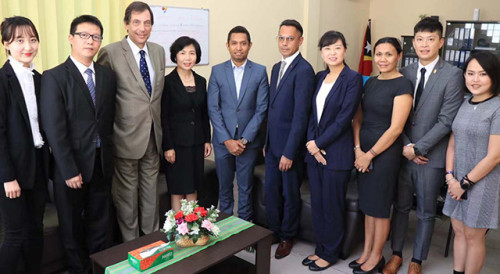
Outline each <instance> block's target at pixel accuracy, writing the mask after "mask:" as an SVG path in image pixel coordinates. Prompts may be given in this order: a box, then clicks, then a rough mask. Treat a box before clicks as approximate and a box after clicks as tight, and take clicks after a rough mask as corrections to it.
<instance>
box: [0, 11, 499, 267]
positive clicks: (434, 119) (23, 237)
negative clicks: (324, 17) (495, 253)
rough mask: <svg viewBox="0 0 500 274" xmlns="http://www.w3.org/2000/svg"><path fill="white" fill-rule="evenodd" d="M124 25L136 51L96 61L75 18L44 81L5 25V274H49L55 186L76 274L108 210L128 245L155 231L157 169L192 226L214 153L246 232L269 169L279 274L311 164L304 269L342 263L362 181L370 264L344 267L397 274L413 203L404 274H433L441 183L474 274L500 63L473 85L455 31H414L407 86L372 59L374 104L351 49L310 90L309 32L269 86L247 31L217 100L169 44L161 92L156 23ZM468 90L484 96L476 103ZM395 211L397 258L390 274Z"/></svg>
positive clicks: (15, 29)
mask: <svg viewBox="0 0 500 274" xmlns="http://www.w3.org/2000/svg"><path fill="white" fill-rule="evenodd" d="M124 23H125V28H126V30H127V33H128V35H127V37H126V38H124V39H123V40H122V41H119V42H115V43H112V44H110V45H107V46H106V47H103V48H102V49H100V46H101V42H102V39H103V27H102V24H101V22H100V21H99V19H97V18H96V17H94V16H90V15H82V16H79V17H77V18H75V19H74V20H73V22H72V23H71V26H70V34H69V36H68V41H69V42H70V44H71V55H70V56H69V57H68V59H67V60H66V61H65V62H64V63H63V64H61V65H59V66H57V67H55V68H53V69H50V70H47V71H45V72H44V73H43V76H41V75H40V74H39V73H38V72H36V70H34V65H33V59H34V57H35V56H36V54H37V51H38V44H39V37H38V32H37V30H36V28H35V26H34V25H33V23H32V22H31V21H30V20H29V19H27V18H25V17H19V16H16V17H10V18H7V19H5V20H4V21H3V22H2V25H1V35H2V44H3V45H4V47H5V48H6V50H7V54H8V61H7V62H6V63H5V65H4V66H3V68H2V69H0V154H2V155H4V156H3V157H0V181H1V182H2V183H3V185H4V187H3V188H0V189H1V190H0V191H2V192H3V193H0V210H1V215H2V221H3V227H4V231H5V236H4V241H3V244H2V246H1V248H0V269H1V271H0V272H2V273H15V272H16V269H17V263H18V260H19V258H21V257H24V258H29V259H28V261H29V262H30V263H27V264H26V270H27V271H31V272H33V273H37V272H39V271H40V263H41V251H42V248H43V225H42V219H43V208H44V203H45V195H46V193H45V192H46V183H47V181H48V178H49V176H50V177H51V178H52V179H53V181H54V193H55V203H56V206H57V210H58V217H59V223H60V228H61V230H60V231H61V237H62V243H63V246H64V248H65V250H66V256H67V262H68V268H69V269H68V270H69V272H70V273H89V272H90V271H91V270H90V264H89V257H88V256H89V254H92V253H94V252H97V251H100V250H103V249H104V248H106V247H108V246H109V245H110V237H109V234H108V231H109V222H110V221H111V220H110V216H111V215H112V214H111V209H112V208H111V203H112V202H114V208H115V209H116V215H117V219H118V224H119V227H120V231H121V234H122V238H123V240H124V241H129V240H132V239H134V238H137V237H139V235H142V234H148V233H152V232H154V231H155V230H158V210H157V194H156V184H157V176H158V173H159V170H160V162H161V161H164V162H165V163H164V164H165V167H166V168H165V172H166V178H167V184H168V189H169V193H170V194H171V198H172V199H171V202H172V208H173V209H175V210H179V209H180V200H181V199H188V200H196V199H197V190H198V189H199V187H200V184H201V183H202V174H203V162H204V161H203V159H204V158H206V157H208V156H209V155H210V154H211V153H212V144H213V151H214V154H215V163H216V171H217V176H218V180H219V208H220V210H221V211H223V212H226V213H228V214H232V213H233V207H234V197H233V180H234V177H235V174H236V179H237V184H238V195H239V197H238V216H239V217H240V218H242V219H245V220H249V221H251V220H252V196H251V195H252V188H253V179H252V178H253V170H254V165H255V162H256V159H257V157H258V155H259V154H260V153H263V154H264V156H265V167H266V178H265V179H266V183H265V193H266V201H265V202H266V211H267V220H268V226H269V228H270V229H271V230H272V231H273V232H274V236H275V238H276V241H277V242H279V245H278V248H277V249H276V253H275V257H276V258H277V259H281V258H284V257H286V256H288V255H289V254H290V251H291V249H292V247H293V238H294V237H295V236H296V235H297V232H298V230H299V216H300V190H299V189H300V184H301V178H302V173H303V171H304V162H305V163H307V175H308V178H309V181H310V188H311V206H312V217H313V228H314V233H315V237H316V249H315V250H314V253H313V254H312V255H310V256H308V257H306V258H305V259H304V260H303V261H302V264H303V265H305V266H307V267H308V268H309V269H310V270H311V271H321V270H324V269H326V268H328V267H330V266H331V265H333V264H335V263H336V262H337V260H338V257H339V252H340V248H341V244H342V240H343V235H344V199H345V192H346V188H347V182H348V181H349V178H350V174H351V170H352V169H353V167H355V168H356V169H357V170H358V184H359V187H358V189H359V204H360V208H361V210H362V211H363V212H364V213H365V215H366V218H365V244H364V250H363V253H362V255H361V257H360V258H359V259H356V260H354V261H352V262H351V263H350V264H349V266H350V267H352V268H353V269H354V270H353V272H354V273H373V272H374V271H384V273H396V272H397V270H398V269H399V267H400V266H401V264H402V249H403V243H404V240H405V234H406V230H407V227H408V214H409V211H410V209H411V206H412V202H413V195H414V193H415V194H416V197H417V217H418V224H417V233H416V237H415V247H414V254H413V258H412V263H411V264H410V267H409V270H408V272H409V273H421V264H422V261H423V260H425V259H427V254H428V251H429V247H430V241H431V237H432V233H433V227H434V220H435V216H436V198H437V196H438V194H439V189H440V188H441V185H442V184H443V183H444V182H446V183H447V184H448V190H449V194H448V197H447V200H446V203H445V208H444V210H443V212H444V213H445V214H447V215H449V216H450V217H451V218H452V224H453V228H454V231H455V233H456V237H455V245H454V251H455V252H454V254H455V257H454V258H455V259H454V269H455V271H456V272H458V273H460V272H464V271H465V272H466V273H476V272H479V270H480V269H481V267H482V264H483V262H484V257H485V248H484V234H485V233H486V229H489V228H496V227H497V224H498V203H499V201H498V199H499V197H498V193H499V184H500V178H499V177H500V168H498V163H499V162H500V148H499V146H500V139H499V138H498V136H499V134H500V117H499V115H500V103H499V100H500V99H499V98H498V96H497V95H498V93H499V92H500V84H499V81H500V80H499V79H500V63H499V61H498V59H496V57H494V56H493V55H492V54H490V53H484V52H480V53H477V54H472V55H471V57H470V58H469V60H468V61H467V63H466V72H465V74H463V72H462V71H460V70H459V69H458V68H455V67H453V66H451V65H449V64H447V63H446V62H444V61H442V60H441V59H440V58H439V49H440V48H441V46H442V45H443V39H442V38H441V36H442V32H443V27H442V25H441V24H440V23H439V21H437V20H434V19H431V18H424V19H423V20H421V21H420V22H419V23H418V24H417V25H416V26H415V28H414V34H415V38H414V47H415V50H416V52H417V54H418V56H419V62H418V63H415V64H412V65H410V66H408V67H405V68H404V69H403V70H402V71H401V72H399V71H398V69H397V63H398V61H399V59H400V58H401V45H400V43H399V41H398V40H397V39H396V38H392V37H386V38H382V39H380V40H379V41H377V43H376V44H375V45H374V48H373V53H374V63H375V65H376V66H377V68H378V70H379V71H380V74H379V75H378V76H376V77H372V78H370V79H369V80H368V81H367V82H366V84H365V85H364V87H363V79H362V77H361V75H360V74H359V73H357V72H355V71H353V70H351V69H350V68H349V67H348V66H347V65H346V62H345V56H346V50H347V42H346V39H345V37H344V35H343V34H342V33H340V32H337V31H328V32H326V33H325V34H324V35H323V36H322V37H321V39H320V41H319V44H318V47H319V49H320V53H321V57H322V59H323V61H324V62H325V63H326V66H327V68H326V70H324V71H321V72H319V73H317V74H316V76H315V74H314V70H313V68H312V66H311V65H310V64H309V63H308V62H307V61H306V60H305V59H304V58H303V57H302V55H301V54H300V51H299V48H300V45H301V44H302V42H303V40H304V37H303V29H302V26H301V25H300V23H299V22H297V21H296V20H285V21H283V22H282V23H281V24H280V26H279V31H278V37H277V42H278V49H279V52H280V54H281V56H282V58H281V61H280V62H278V63H277V64H275V65H274V66H273V68H272V71H271V79H270V82H269V79H268V76H267V73H266V68H265V67H264V66H262V65H259V64H257V63H254V62H252V61H250V60H248V54H249V51H250V49H251V47H252V42H251V38H250V33H249V32H248V30H247V29H246V28H244V27H242V26H236V27H234V28H232V29H231V30H230V31H229V33H228V36H227V42H226V47H227V49H228V52H229V54H230V60H228V61H226V62H224V63H221V64H219V65H215V66H213V67H212V72H211V75H210V79H209V81H208V88H207V81H206V80H205V78H203V77H202V76H200V75H198V74H197V73H195V72H194V71H193V67H194V66H195V65H196V64H197V63H199V61H200V59H201V54H202V53H201V49H200V45H199V44H198V42H197V41H196V40H194V39H193V38H190V37H187V36H183V37H180V38H178V39H177V40H176V41H175V42H174V43H173V44H172V46H171V47H170V60H172V62H174V63H176V65H177V66H176V68H175V69H174V70H172V72H171V73H170V74H168V75H167V76H164V75H165V65H164V64H165V51H164V49H163V48H162V47H161V46H159V45H157V44H155V43H151V42H148V38H149V36H150V33H151V29H152V26H153V24H154V18H153V13H152V11H151V9H150V7H149V6H148V5H147V4H145V3H143V2H133V3H131V4H130V5H129V6H128V7H127V9H126V11H125V16H124ZM99 49H100V51H99ZM98 52H99V54H98V55H97V53H98ZM96 55H97V62H94V61H93V59H94V57H95V56H96ZM462 75H465V86H466V87H467V89H468V91H469V92H470V93H471V94H472V96H471V97H470V99H468V100H466V101H464V100H463V98H464V96H463V90H462V89H463V86H464V78H463V76H462ZM457 112H458V114H457ZM455 115H456V118H455ZM266 119H267V129H266V130H265V132H264V130H261V127H262V126H263V125H264V121H265V120H266ZM209 121H211V123H212V128H213V138H212V136H211V132H210V124H209ZM450 132H452V133H451V137H450V138H449V136H450ZM49 147H50V152H49ZM50 153H51V154H52V156H50ZM51 157H52V158H53V163H52V165H50V166H51V167H52V168H50V167H49V162H50V160H49V159H50V158H51ZM445 175H446V176H445ZM445 178H446V179H445ZM445 180H446V181H445ZM391 210H392V249H393V255H392V257H391V258H390V260H389V261H388V263H387V264H385V260H384V258H383V256H382V249H383V246H384V244H385V241H386V239H387V237H388V234H389V230H390V229H391V221H390V217H391ZM25 261H26V260H25Z"/></svg>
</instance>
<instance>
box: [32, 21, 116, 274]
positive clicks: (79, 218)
mask: <svg viewBox="0 0 500 274" xmlns="http://www.w3.org/2000/svg"><path fill="white" fill-rule="evenodd" d="M102 34H103V29H102V25H101V22H100V21H99V19H97V18H96V17H94V16H91V15H82V16H79V17H77V18H75V19H74V20H73V22H72V23H71V29H70V34H69V36H68V40H69V42H70V44H71V55H70V57H69V58H68V59H67V60H66V61H65V62H64V63H62V64H61V65H59V66H57V67H55V68H53V69H51V70H48V71H45V72H44V74H43V76H42V91H41V93H42V96H41V117H42V122H43V126H44V129H45V132H46V134H47V140H48V143H49V145H50V147H51V148H52V152H53V154H54V158H55V172H54V192H55V202H56V207H57V211H58V217H59V224H60V228H61V238H62V243H63V246H64V248H65V249H66V257H67V260H68V268H69V269H68V270H69V273H91V270H90V263H89V254H92V253H94V252H97V251H100V250H103V249H105V248H106V247H107V243H108V239H109V237H108V235H107V230H108V223H109V222H110V221H111V220H110V218H109V216H110V205H111V176H112V174H113V141H112V135H113V121H114V115H115V95H116V79H115V75H114V73H113V72H112V71H111V70H109V69H107V68H105V67H103V66H100V65H98V64H96V63H94V62H93V58H94V56H95V54H96V53H97V51H98V50H99V48H100V46H101V41H102Z"/></svg>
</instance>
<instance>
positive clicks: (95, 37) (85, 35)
mask: <svg viewBox="0 0 500 274" xmlns="http://www.w3.org/2000/svg"><path fill="white" fill-rule="evenodd" d="M75 34H76V35H78V36H80V38H82V39H85V40H87V39H89V38H90V37H92V40H94V41H96V42H101V41H102V36H100V35H97V34H94V35H92V34H88V33H86V32H75Z"/></svg>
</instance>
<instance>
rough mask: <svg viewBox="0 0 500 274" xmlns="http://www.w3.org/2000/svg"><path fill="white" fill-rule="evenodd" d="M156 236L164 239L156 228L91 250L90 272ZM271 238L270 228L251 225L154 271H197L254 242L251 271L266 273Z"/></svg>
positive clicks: (102, 267) (102, 268)
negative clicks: (111, 244) (253, 261)
mask: <svg viewBox="0 0 500 274" xmlns="http://www.w3.org/2000/svg"><path fill="white" fill-rule="evenodd" d="M219 215H220V217H219V220H222V219H224V218H227V217H228V216H229V215H227V214H224V213H222V212H221V213H220V214H219ZM158 240H163V241H165V240H166V237H165V234H164V233H163V232H161V231H156V232H154V233H151V234H148V235H145V236H142V237H140V238H137V239H135V240H132V241H129V242H126V243H123V244H120V245H116V246H114V247H111V248H108V249H106V250H103V251H100V252H97V253H94V254H92V255H91V256H90V259H91V260H92V268H93V272H94V274H98V273H104V270H105V269H106V267H108V266H110V265H113V264H116V263H118V262H121V261H123V260H126V259H127V253H128V252H129V251H130V250H134V249H136V248H139V247H141V246H145V245H147V244H150V243H153V242H156V241H158ZM271 241H272V232H271V231H270V230H268V229H265V228H263V227H260V226H258V225H253V226H252V227H250V228H248V229H245V230H243V231H241V232H240V233H238V234H235V235H232V236H231V237H229V238H227V239H225V240H223V241H220V242H217V243H215V244H214V245H212V246H209V247H208V248H206V249H204V250H202V251H200V252H198V253H196V254H193V255H191V256H189V257H187V258H185V259H183V260H181V261H179V262H176V263H174V264H171V265H169V266H167V267H165V268H163V269H161V270H159V271H158V273H198V272H201V271H203V270H205V269H208V268H210V267H212V266H214V265H216V264H218V263H221V262H223V261H224V260H226V259H228V258H231V257H232V256H233V255H234V254H236V253H238V252H240V251H241V250H243V249H245V248H246V247H247V246H250V245H253V244H256V254H255V272H256V273H259V274H261V273H262V274H267V273H269V272H270V263H271Z"/></svg>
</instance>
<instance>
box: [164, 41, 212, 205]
mask: <svg viewBox="0 0 500 274" xmlns="http://www.w3.org/2000/svg"><path fill="white" fill-rule="evenodd" d="M200 58H201V50H200V45H199V44H198V42H197V41H196V40H194V39H192V38H190V37H187V36H182V37H179V38H178V39H177V40H175V42H174V43H173V44H172V46H171V47H170V60H172V62H174V63H177V67H176V68H175V69H174V70H173V71H172V72H171V73H170V74H169V75H167V76H165V87H164V89H163V97H162V109H161V112H162V114H161V120H162V127H163V144H162V146H163V151H164V156H165V159H166V160H167V164H166V177H167V185H168V191H169V193H170V194H171V195H172V199H171V203H172V208H173V209H174V210H175V211H179V210H180V207H181V204H180V200H181V199H187V200H188V201H192V200H196V198H197V190H198V189H199V186H200V184H201V182H202V179H203V162H204V158H206V157H208V156H209V155H210V153H211V152H212V146H211V144H210V125H209V122H208V110H207V81H206V80H205V78H203V77H201V76H200V75H198V74H196V73H195V72H194V71H193V70H192V68H193V66H194V65H195V64H198V63H199V62H200Z"/></svg>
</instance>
